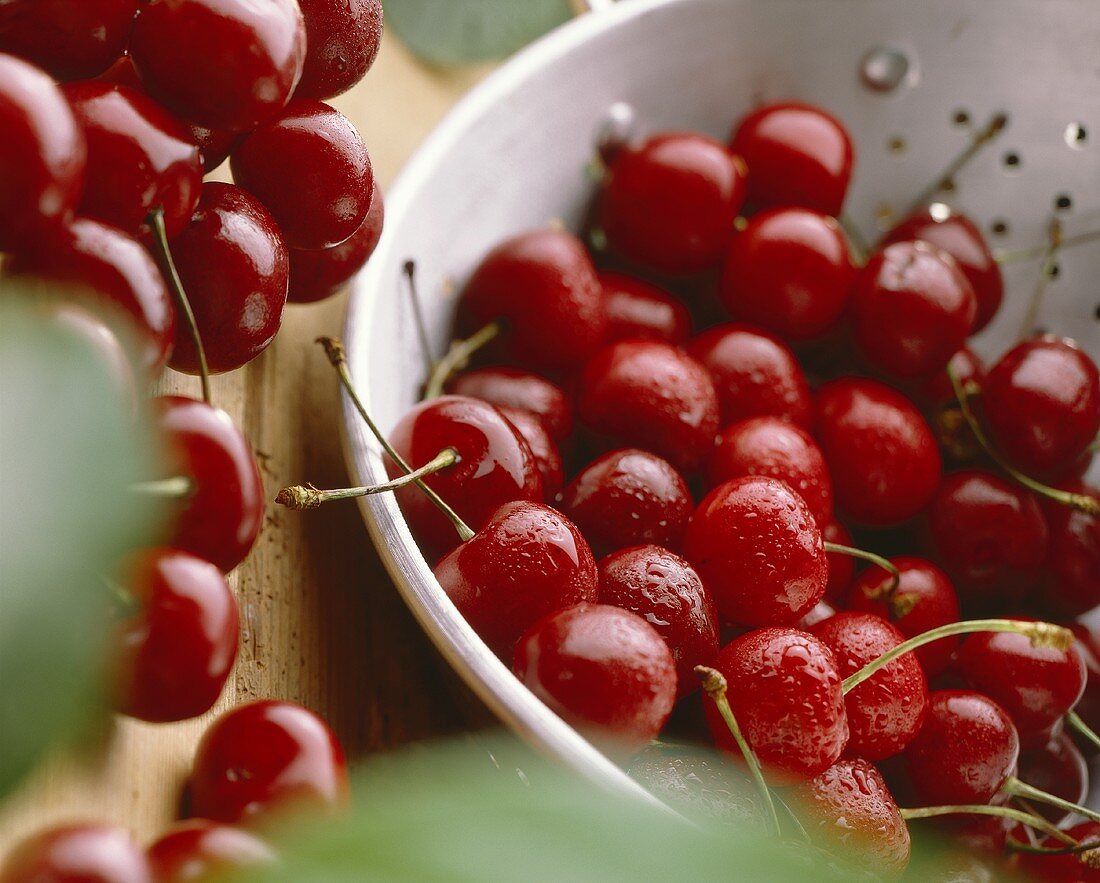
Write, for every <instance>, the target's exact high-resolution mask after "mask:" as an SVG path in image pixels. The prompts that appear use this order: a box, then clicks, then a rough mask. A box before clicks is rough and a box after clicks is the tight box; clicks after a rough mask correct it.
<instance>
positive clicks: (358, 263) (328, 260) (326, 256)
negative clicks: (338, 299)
mask: <svg viewBox="0 0 1100 883" xmlns="http://www.w3.org/2000/svg"><path fill="white" fill-rule="evenodd" d="M385 215H386V209H385V205H384V202H383V199H382V190H381V189H380V188H378V187H375V188H374V198H373V199H372V200H371V204H370V211H368V212H367V217H366V219H365V220H364V221H363V223H362V224H361V225H360V226H359V229H358V230H356V231H355V232H354V233H352V234H351V236H350V237H349V238H347V239H345V240H344V241H343V242H341V243H340V244H339V245H334V246H332V248H316V249H302V248H292V249H290V291H289V294H288V297H287V300H288V301H290V303H294V304H305V303H314V302H315V301H319V300H324V299H325V298H327V297H332V295H334V294H336V293H337V292H338V291H340V290H341V289H342V288H343V287H344V285H345V284H346V283H347V282H348V281H349V280H350V279H351V278H352V276H354V275H355V274H356V273H358V272H359V271H360V270H361V269H363V267H364V266H366V263H367V261H368V260H370V256H371V255H372V254H374V250H375V248H377V247H378V240H379V239H381V238H382V227H383V224H384V222H385Z"/></svg>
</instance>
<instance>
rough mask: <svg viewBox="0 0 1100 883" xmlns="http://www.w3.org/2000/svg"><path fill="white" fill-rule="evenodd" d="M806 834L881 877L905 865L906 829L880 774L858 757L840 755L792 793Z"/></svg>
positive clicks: (907, 857)
mask: <svg viewBox="0 0 1100 883" xmlns="http://www.w3.org/2000/svg"><path fill="white" fill-rule="evenodd" d="M790 796H791V802H792V804H793V808H794V809H795V811H796V812H797V813H798V818H799V820H800V821H801V823H802V824H803V825H804V826H805V828H806V830H807V833H809V835H810V837H811V838H812V839H813V840H815V841H817V842H819V843H820V844H821V846H822V847H823V848H825V849H827V850H830V851H832V852H835V853H838V854H839V855H842V856H844V857H845V858H847V859H850V860H852V861H855V862H856V863H858V864H859V865H860V866H861V867H866V868H868V869H870V870H873V871H874V872H875V873H876V874H881V875H883V876H890V877H892V876H896V875H898V874H900V873H901V872H902V871H904V870H905V868H906V866H907V865H908V864H909V853H910V850H911V845H910V842H909V828H908V826H907V825H906V824H905V819H903V818H902V817H901V811H900V810H899V809H898V805H897V803H895V802H894V796H893V795H892V794H891V793H890V789H889V788H888V787H887V786H886V781H885V780H884V779H883V778H882V773H880V772H879V771H878V770H877V769H875V767H874V765H872V764H870V763H868V762H867V761H866V760H861V759H859V758H852V759H848V758H843V759H841V760H838V761H837V762H836V763H834V764H833V765H832V766H831V767H829V768H828V769H827V770H825V771H824V772H823V773H818V774H817V775H816V776H814V777H813V778H812V779H810V780H809V781H808V782H803V783H802V784H800V785H798V786H796V787H795V788H794V789H793V790H792V791H791V794H790Z"/></svg>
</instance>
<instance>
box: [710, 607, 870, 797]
mask: <svg viewBox="0 0 1100 883" xmlns="http://www.w3.org/2000/svg"><path fill="white" fill-rule="evenodd" d="M714 667H715V668H716V669H717V670H718V671H720V672H721V673H722V675H723V676H724V677H725V678H726V681H727V683H728V689H727V692H726V695H727V698H728V699H729V703H730V707H731V708H732V710H733V714H734V716H735V717H736V718H737V723H738V724H739V725H740V727H741V732H742V734H743V735H744V737H745V740H746V741H747V742H748V744H749V746H750V747H751V748H752V750H753V753H754V754H756V756H757V758H758V759H759V761H760V764H761V766H762V767H763V769H764V775H765V777H766V778H767V780H768V782H769V784H771V785H774V786H783V785H793V784H796V783H798V782H804V781H806V780H807V779H812V778H813V777H814V776H816V775H818V774H819V773H822V772H824V771H825V770H826V769H828V768H829V767H830V766H832V765H833V764H834V763H836V762H837V761H838V760H839V759H840V755H841V752H843V751H844V746H845V744H846V743H847V741H848V721H847V718H846V717H845V715H844V696H843V695H842V694H841V692H840V675H839V674H838V673H837V669H836V662H835V660H834V659H833V654H832V652H830V650H829V648H828V647H826V646H825V645H824V644H822V643H821V641H819V640H818V639H817V638H815V637H814V636H813V635H810V634H807V633H806V632H800V631H798V630H797V629H792V628H767V629H757V630H755V631H751V632H748V633H747V634H744V635H742V636H741V637H739V638H737V639H735V640H734V641H732V642H731V643H729V644H727V645H726V646H725V647H723V648H722V650H721V651H720V652H719V654H718V658H717V660H716V661H715V663H714ZM706 710H707V723H708V725H709V726H710V730H711V734H712V735H713V736H714V741H715V743H716V744H717V745H718V746H719V747H720V748H723V749H725V750H727V751H731V752H734V753H737V751H738V749H737V745H736V743H735V742H734V739H733V736H732V735H731V734H730V732H729V729H728V728H727V727H726V724H725V721H723V720H722V718H721V716H720V715H719V714H718V711H717V709H716V707H715V705H714V703H712V702H708V703H707V705H706Z"/></svg>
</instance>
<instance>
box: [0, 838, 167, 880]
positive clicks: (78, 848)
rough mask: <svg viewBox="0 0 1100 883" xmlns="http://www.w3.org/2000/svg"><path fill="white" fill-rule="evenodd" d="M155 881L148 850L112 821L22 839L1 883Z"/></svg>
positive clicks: (1, 874) (1, 869)
mask: <svg viewBox="0 0 1100 883" xmlns="http://www.w3.org/2000/svg"><path fill="white" fill-rule="evenodd" d="M39 880H41V881H60V883H68V881H78V883H152V881H153V872H152V869H151V868H150V866H149V862H148V860H147V859H146V858H145V853H144V852H142V850H141V848H140V847H139V846H138V845H137V844H136V843H135V842H134V840H133V838H131V837H130V835H129V834H127V833H126V832H125V831H122V830H120V829H118V828H113V827H111V826H109V825H99V824H83V825H67V826H64V827H59V828H51V829H49V830H46V831H41V832H40V833H38V834H35V835H33V836H31V837H29V838H28V839H26V840H24V841H22V842H21V843H19V844H18V845H17V846H16V847H15V848H14V849H13V850H12V851H11V853H10V854H9V855H8V857H7V859H6V860H5V862H4V864H3V865H2V866H0V883H28V881H39Z"/></svg>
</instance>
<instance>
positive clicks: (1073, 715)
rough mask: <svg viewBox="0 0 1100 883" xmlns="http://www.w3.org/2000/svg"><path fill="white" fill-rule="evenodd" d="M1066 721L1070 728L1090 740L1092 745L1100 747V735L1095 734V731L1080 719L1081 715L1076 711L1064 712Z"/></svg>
mask: <svg viewBox="0 0 1100 883" xmlns="http://www.w3.org/2000/svg"><path fill="white" fill-rule="evenodd" d="M1066 723H1067V724H1069V725H1070V728H1071V729H1074V730H1076V731H1077V732H1078V733H1079V734H1080V735H1081V736H1083V737H1084V738H1086V739H1087V740H1088V741H1089V742H1091V743H1092V744H1093V746H1094V747H1096V748H1100V736H1098V735H1096V731H1095V730H1093V728H1092V727H1090V726H1089V725H1088V724H1086V723H1085V722H1084V721H1083V720H1082V719H1081V715H1079V714H1078V713H1077V712H1076V711H1069V712H1067V713H1066Z"/></svg>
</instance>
